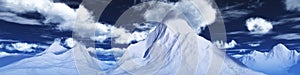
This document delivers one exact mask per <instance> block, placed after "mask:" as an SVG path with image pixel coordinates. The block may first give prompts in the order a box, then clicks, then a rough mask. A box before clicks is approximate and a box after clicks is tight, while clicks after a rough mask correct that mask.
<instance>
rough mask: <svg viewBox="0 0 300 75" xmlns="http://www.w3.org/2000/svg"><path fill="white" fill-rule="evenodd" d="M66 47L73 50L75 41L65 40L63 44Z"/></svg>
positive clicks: (71, 39)
mask: <svg viewBox="0 0 300 75" xmlns="http://www.w3.org/2000/svg"><path fill="white" fill-rule="evenodd" d="M64 44H66V45H67V46H69V47H71V48H73V47H74V46H75V45H76V44H77V41H75V40H74V39H73V38H68V39H66V40H65V43H64Z"/></svg>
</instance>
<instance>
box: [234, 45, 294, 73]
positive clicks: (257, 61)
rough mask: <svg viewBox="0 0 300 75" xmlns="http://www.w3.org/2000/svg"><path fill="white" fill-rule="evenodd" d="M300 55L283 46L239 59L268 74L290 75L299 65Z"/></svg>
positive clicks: (255, 52)
mask: <svg viewBox="0 0 300 75" xmlns="http://www.w3.org/2000/svg"><path fill="white" fill-rule="evenodd" d="M298 58H299V53H298V52H297V51H296V50H289V49H288V48H286V47H285V46H284V45H283V44H278V45H276V46H274V47H273V49H272V50H271V51H270V52H259V51H253V52H252V53H250V54H247V55H243V56H241V57H240V58H238V59H239V60H240V61H241V62H242V63H244V64H245V65H247V66H248V67H250V68H252V69H255V70H257V71H261V72H264V73H267V74H280V75H283V74H289V73H288V69H289V68H290V67H292V66H293V65H295V64H297V62H298Z"/></svg>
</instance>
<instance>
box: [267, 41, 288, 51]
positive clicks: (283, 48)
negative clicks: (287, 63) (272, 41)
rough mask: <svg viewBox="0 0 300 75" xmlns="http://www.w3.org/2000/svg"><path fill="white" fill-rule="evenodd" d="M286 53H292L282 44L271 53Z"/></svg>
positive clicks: (276, 46)
mask: <svg viewBox="0 0 300 75" xmlns="http://www.w3.org/2000/svg"><path fill="white" fill-rule="evenodd" d="M286 52H290V50H289V49H288V48H287V47H286V46H285V45H283V44H282V43H279V44H277V45H275V46H274V47H273V48H272V51H271V53H286Z"/></svg>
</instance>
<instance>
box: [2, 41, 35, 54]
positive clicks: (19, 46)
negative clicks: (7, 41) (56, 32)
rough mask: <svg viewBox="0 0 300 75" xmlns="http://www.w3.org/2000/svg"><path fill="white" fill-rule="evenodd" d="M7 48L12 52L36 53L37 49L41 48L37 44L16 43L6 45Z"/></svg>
mask: <svg viewBox="0 0 300 75" xmlns="http://www.w3.org/2000/svg"><path fill="white" fill-rule="evenodd" d="M5 48H6V49H7V50H11V51H21V52H33V51H35V48H39V46H38V45H37V44H28V43H14V44H11V45H6V47H5Z"/></svg>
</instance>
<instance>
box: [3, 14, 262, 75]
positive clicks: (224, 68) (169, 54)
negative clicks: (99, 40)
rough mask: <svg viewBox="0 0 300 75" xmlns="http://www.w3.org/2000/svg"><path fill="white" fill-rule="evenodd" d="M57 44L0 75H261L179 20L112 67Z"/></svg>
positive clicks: (159, 29) (5, 67)
mask: <svg viewBox="0 0 300 75" xmlns="http://www.w3.org/2000/svg"><path fill="white" fill-rule="evenodd" d="M59 43H60V42H59V41H56V42H54V43H53V44H52V45H51V46H50V47H49V48H48V49H46V50H45V52H42V53H40V54H38V55H36V56H30V57H29V56H28V57H24V58H20V60H16V61H11V62H9V63H7V64H6V65H2V67H1V68H0V72H1V74H24V75H32V74H65V73H68V74H138V75H139V74H143V75H145V74H149V75H153V74H159V75H162V74H188V75H203V74H214V75H215V74H219V75H220V74H221V75H228V74H229V75H232V74H245V75H259V74H262V73H258V72H255V71H252V70H250V69H248V68H246V67H243V66H240V65H238V64H236V63H235V62H233V61H232V60H231V59H229V58H227V57H226V56H225V53H224V52H223V51H222V50H219V49H218V48H216V47H215V45H213V44H212V43H211V42H210V41H208V40H206V39H204V38H203V37H201V36H198V35H197V34H196V33H195V32H194V31H193V30H192V29H191V28H190V27H189V26H188V24H187V23H186V22H185V21H184V20H180V19H176V20H170V21H167V22H165V24H160V25H159V26H157V27H156V29H155V30H154V31H152V32H151V33H150V34H149V36H148V37H147V38H146V39H145V40H144V41H141V42H138V43H136V44H132V45H130V46H129V47H128V48H127V50H126V52H125V53H124V54H123V56H122V57H121V58H120V59H119V61H117V62H115V63H110V64H111V65H108V64H107V62H106V61H100V60H98V59H96V58H95V57H93V53H92V52H93V51H92V49H91V48H86V47H85V46H84V45H82V44H81V43H76V44H75V45H74V47H73V48H72V49H70V50H67V49H66V48H64V47H63V46H61V45H60V44H59ZM73 44H74V42H73ZM8 58H9V57H8ZM10 58H13V57H10ZM5 59H6V58H2V59H0V60H5Z"/></svg>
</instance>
